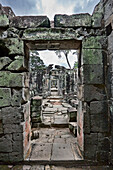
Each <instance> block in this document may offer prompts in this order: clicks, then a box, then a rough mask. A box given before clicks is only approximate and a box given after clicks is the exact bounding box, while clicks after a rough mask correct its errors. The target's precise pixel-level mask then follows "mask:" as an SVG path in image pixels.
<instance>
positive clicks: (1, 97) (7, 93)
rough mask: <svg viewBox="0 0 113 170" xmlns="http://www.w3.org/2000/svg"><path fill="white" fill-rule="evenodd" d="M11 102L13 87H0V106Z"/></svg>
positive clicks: (8, 104)
mask: <svg viewBox="0 0 113 170" xmlns="http://www.w3.org/2000/svg"><path fill="white" fill-rule="evenodd" d="M10 104H11V89H8V88H0V107H4V106H10Z"/></svg>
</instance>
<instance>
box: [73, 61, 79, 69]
mask: <svg viewBox="0 0 113 170" xmlns="http://www.w3.org/2000/svg"><path fill="white" fill-rule="evenodd" d="M73 68H75V69H77V68H78V62H77V61H75V63H74V67H73Z"/></svg>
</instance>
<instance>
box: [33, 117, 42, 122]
mask: <svg viewBox="0 0 113 170" xmlns="http://www.w3.org/2000/svg"><path fill="white" fill-rule="evenodd" d="M31 121H32V123H40V122H41V118H40V116H37V117H32V120H31Z"/></svg>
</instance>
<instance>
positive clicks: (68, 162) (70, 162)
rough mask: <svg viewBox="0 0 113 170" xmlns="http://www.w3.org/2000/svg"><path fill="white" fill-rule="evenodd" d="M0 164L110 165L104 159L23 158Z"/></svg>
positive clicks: (0, 163)
mask: <svg viewBox="0 0 113 170" xmlns="http://www.w3.org/2000/svg"><path fill="white" fill-rule="evenodd" d="M0 165H54V166H62V167H73V166H74V167H78V166H111V167H112V165H111V164H110V163H109V162H105V161H99V162H96V161H90V160H89V161H87V160H66V161H62V160H50V161H48V160H33V161H31V160H25V161H20V162H13V163H11V162H0Z"/></svg>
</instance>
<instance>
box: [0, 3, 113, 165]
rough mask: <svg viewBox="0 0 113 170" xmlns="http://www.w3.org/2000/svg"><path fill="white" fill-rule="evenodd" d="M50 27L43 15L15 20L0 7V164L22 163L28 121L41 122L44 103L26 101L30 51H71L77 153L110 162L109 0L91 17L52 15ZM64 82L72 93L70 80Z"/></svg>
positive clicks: (112, 65) (112, 23) (112, 47)
mask: <svg viewBox="0 0 113 170" xmlns="http://www.w3.org/2000/svg"><path fill="white" fill-rule="evenodd" d="M53 25H54V27H53V26H52V27H50V21H49V19H48V17H46V16H15V14H14V13H13V11H12V10H11V9H10V8H8V7H3V6H2V5H0V161H4V162H16V161H17V162H18V161H23V160H25V159H26V158H27V157H28V156H29V154H30V148H31V123H32V125H33V123H38V122H39V121H40V115H41V102H42V99H41V98H34V99H33V100H31V103H30V96H29V51H30V50H33V49H36V50H48V49H49V50H73V49H75V50H78V51H79V55H78V69H77V74H78V77H77V86H78V90H77V91H78V94H77V96H78V104H77V107H78V110H77V142H78V148H79V152H80V153H81V155H82V156H83V157H84V159H85V160H88V161H89V160H91V161H101V162H102V161H103V162H104V163H105V162H108V161H109V162H111V163H113V94H112V93H113V90H112V89H113V81H112V80H113V61H112V60H113V42H112V40H113V2H112V1H111V0H108V1H105V0H101V1H100V3H99V4H98V5H97V6H96V7H95V9H94V12H93V14H92V15H90V14H88V13H85V14H74V15H70V16H69V15H55V18H54V24H53ZM67 73H68V74H69V71H68V72H67ZM67 77H68V78H70V77H69V75H68V76H67ZM61 79H62V78H61ZM70 80H72V79H70ZM66 83H67V86H66V88H67V89H66V90H67V91H70V90H71V89H70V87H71V85H72V84H70V83H72V81H68V80H66ZM62 86H63V82H62ZM47 88H48V87H47ZM72 88H74V86H72ZM73 91H74V89H73ZM68 96H69V95H67V98H68V99H67V100H68V101H70V100H72V99H73V98H71V97H70V96H69V97H68ZM30 104H32V105H31V110H30ZM75 105H76V103H75ZM74 116H75V114H74ZM74 118H75V117H74ZM31 119H32V121H31ZM104 146H105V147H104Z"/></svg>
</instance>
